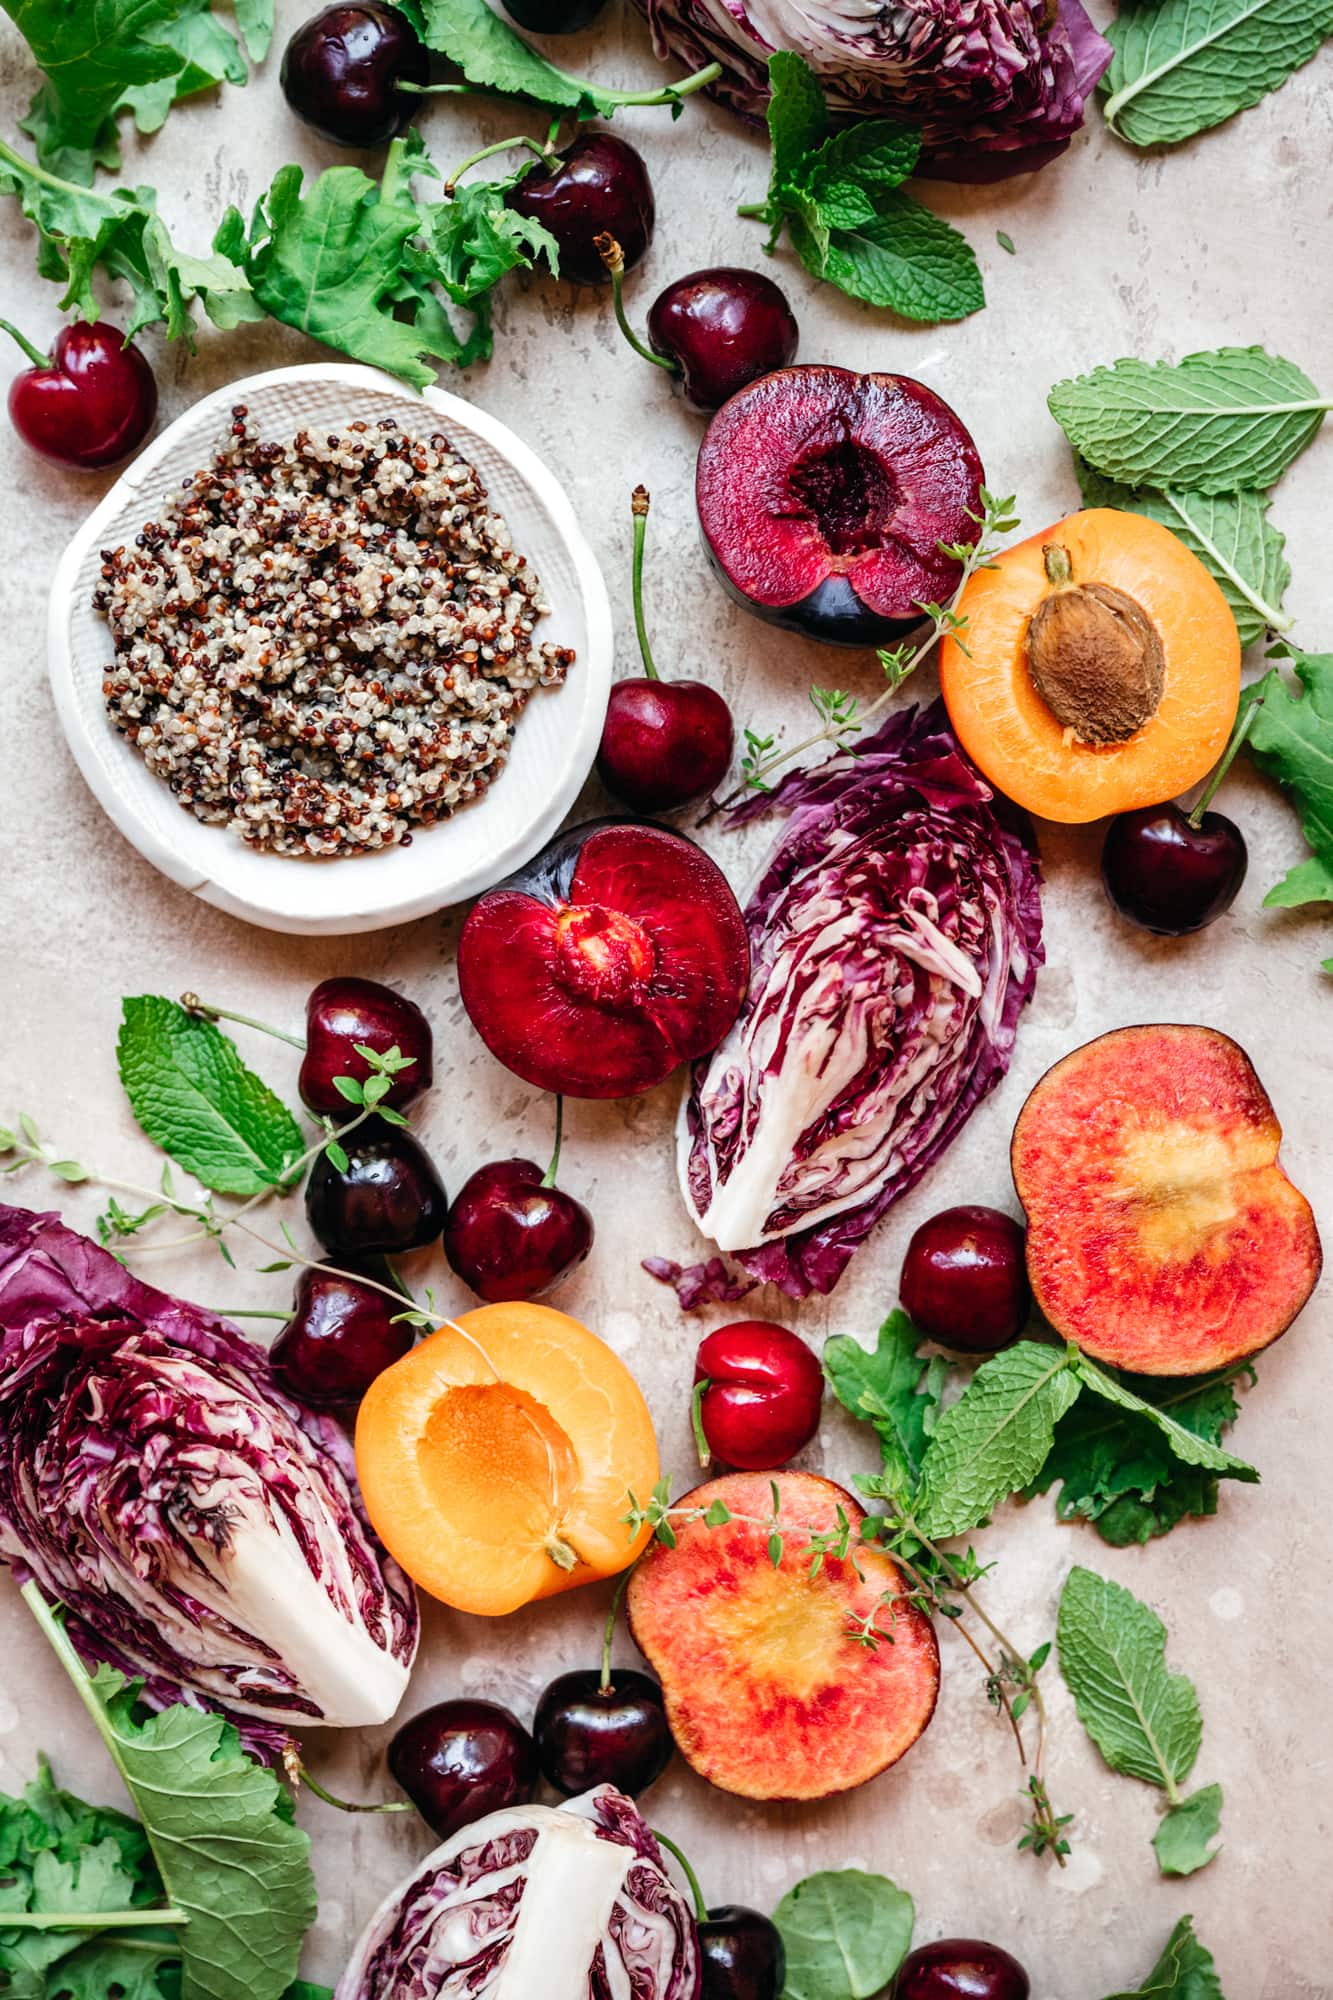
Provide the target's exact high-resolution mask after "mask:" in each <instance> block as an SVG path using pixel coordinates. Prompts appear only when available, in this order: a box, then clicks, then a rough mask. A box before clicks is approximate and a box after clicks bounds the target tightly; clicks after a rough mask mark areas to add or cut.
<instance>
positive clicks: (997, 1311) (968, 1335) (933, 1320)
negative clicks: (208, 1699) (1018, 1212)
mask: <svg viewBox="0 0 1333 2000" xmlns="http://www.w3.org/2000/svg"><path fill="white" fill-rule="evenodd" d="M1025 1241H1026V1238H1025V1236H1024V1232H1023V1229H1022V1227H1021V1226H1020V1224H1018V1223H1017V1222H1015V1221H1014V1219H1013V1217H1012V1216H1011V1215H1005V1214H1004V1213H1003V1212H1002V1210H1000V1209H998V1208H973V1207H964V1208H946V1209H942V1210H941V1211H940V1213H939V1214H938V1215H932V1216H931V1218H930V1220H929V1222H923V1223H922V1225H921V1227H920V1228H919V1229H918V1230H917V1231H916V1233H915V1235H914V1236H913V1237H912V1240H911V1242H910V1243H909V1244H908V1246H907V1255H906V1256H905V1257H904V1259H903V1273H902V1280H901V1283H900V1285H899V1292H900V1295H901V1298H902V1302H903V1307H904V1310H905V1311H906V1312H907V1313H908V1314H909V1315H910V1317H911V1318H912V1319H914V1320H915V1321H916V1323H917V1325H918V1326H919V1327H920V1328H921V1331H922V1332H923V1333H925V1334H929V1336H930V1338H931V1339H932V1340H938V1341H939V1342H940V1344H941V1346H943V1347H954V1348H957V1349H958V1350H959V1351H960V1352H961V1353H963V1354H994V1353H995V1352H996V1350H997V1349H998V1348H1001V1347H1007V1346H1008V1344H1009V1342H1010V1341H1011V1340H1013V1339H1015V1338H1016V1336H1017V1335H1018V1334H1019V1333H1021V1332H1022V1330H1023V1326H1024V1324H1025V1322H1026V1320H1027V1316H1028V1307H1029V1305H1030V1303H1031V1296H1032V1295H1031V1292H1030V1290H1029V1288H1028V1274H1027V1263H1026V1260H1025V1258H1024V1254H1023V1251H1024V1244H1025Z"/></svg>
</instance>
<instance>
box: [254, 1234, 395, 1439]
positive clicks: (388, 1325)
mask: <svg viewBox="0 0 1333 2000" xmlns="http://www.w3.org/2000/svg"><path fill="white" fill-rule="evenodd" d="M367 1276H373V1277H375V1278H378V1279H379V1280H380V1282H381V1283H384V1282H386V1281H387V1276H388V1274H387V1272H385V1273H382V1272H380V1271H370V1270H368V1271H367ZM406 1309H407V1301H406V1300H403V1301H402V1302H401V1303H400V1304H399V1305H398V1306H395V1305H394V1302H393V1300H392V1299H390V1298H386V1297H385V1295H384V1293H383V1292H380V1291H375V1290H374V1289H373V1288H372V1287H371V1286H369V1285H358V1284H357V1283H356V1280H355V1279H354V1278H350V1277H346V1276H344V1275H343V1273H342V1272H341V1271H330V1270H326V1269H324V1267H323V1266H318V1267H316V1268H315V1269H313V1270H312V1269H310V1268H309V1267H308V1266H307V1268H306V1269H305V1270H304V1271H302V1273H301V1275H300V1277H299V1278H298V1279H297V1281H296V1297H295V1298H294V1300H293V1301H292V1316H291V1318H290V1319H289V1320H288V1322H287V1324H286V1326H284V1328H283V1329H282V1332H281V1333H280V1334H279V1335H278V1337H277V1339H276V1340H275V1341H274V1343H273V1346H272V1348H271V1349H270V1350H269V1358H270V1360H271V1361H272V1363H273V1373H274V1374H275V1375H276V1376H277V1378H278V1381H279V1382H280V1383H281V1385H282V1387H283V1388H284V1389H286V1391H287V1392H288V1394H289V1395H292V1396H295V1397H296V1399H297V1401H298V1402H300V1403H308V1404H310V1405H311V1407H312V1408H314V1409H336V1408H338V1407H339V1406H340V1405H345V1404H349V1403H358V1402H360V1400H361V1398H362V1397H363V1396H364V1395H365V1393H366V1390H367V1389H368V1388H369V1387H370V1385H371V1383H372V1382H373V1381H374V1380H375V1377H376V1376H377V1375H379V1374H381V1373H382V1372H383V1370H384V1369H386V1368H387V1367H388V1366H389V1365H390V1363H391V1362H394V1361H401V1359H402V1357H403V1356H404V1355H405V1354H406V1353H407V1351H408V1349H409V1348H410V1347H411V1345H412V1343H413V1340H414V1338H415V1336H414V1334H413V1331H412V1328H411V1327H410V1326H408V1325H407V1324H406V1323H405V1322H403V1321H399V1323H398V1324H397V1325H395V1324H394V1319H395V1316H396V1314H397V1313H399V1312H403V1311H405V1310H406Z"/></svg>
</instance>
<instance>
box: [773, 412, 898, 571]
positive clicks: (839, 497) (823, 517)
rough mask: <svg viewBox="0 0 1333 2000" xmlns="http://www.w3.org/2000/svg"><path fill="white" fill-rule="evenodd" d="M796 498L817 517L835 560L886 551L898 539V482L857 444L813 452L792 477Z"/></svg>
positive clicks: (841, 443) (842, 441) (799, 463)
mask: <svg viewBox="0 0 1333 2000" xmlns="http://www.w3.org/2000/svg"><path fill="white" fill-rule="evenodd" d="M787 483H788V486H789V487H790V489H791V493H792V497H793V498H794V499H795V500H796V501H797V503H798V504H799V505H800V506H801V507H802V508H804V509H805V510H807V511H808V512H809V514H810V515H811V516H812V517H813V519H814V522H815V525H816V526H817V527H818V529H819V532H820V534H821V535H822V536H823V538H824V540H825V542H826V543H827V544H828V549H829V553H830V554H831V555H833V556H857V555H860V554H861V553H862V551H863V550H865V549H882V548H884V547H885V546H886V545H887V544H888V543H889V542H890V541H891V540H892V539H893V518H894V515H895V513H896V511H897V507H898V501H899V487H898V482H897V480H896V479H895V478H894V477H893V474H892V473H891V471H890V470H889V468H888V466H887V465H886V464H885V462H884V460H883V459H882V458H881V457H880V456H879V455H878V453H876V452H873V451H869V450H867V448H866V446H865V445H863V444H860V443H858V442H857V440H856V439H855V438H852V437H844V438H840V439H839V440H838V442H837V443H836V444H833V445H828V446H825V447H822V448H820V449H818V450H815V451H810V452H807V453H806V454H805V455H804V456H803V457H801V458H799V459H798V460H797V461H796V463H795V465H793V467H792V469H791V472H790V474H789V475H788V482H787Z"/></svg>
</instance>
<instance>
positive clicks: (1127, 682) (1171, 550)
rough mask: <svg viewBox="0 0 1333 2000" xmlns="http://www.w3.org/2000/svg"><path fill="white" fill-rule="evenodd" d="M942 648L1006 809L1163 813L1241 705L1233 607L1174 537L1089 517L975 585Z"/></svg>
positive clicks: (1069, 814) (1014, 554)
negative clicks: (1009, 803)
mask: <svg viewBox="0 0 1333 2000" xmlns="http://www.w3.org/2000/svg"><path fill="white" fill-rule="evenodd" d="M958 610H959V613H960V615H961V616H963V617H964V618H966V620H967V626H966V630H964V631H963V632H961V633H960V634H959V636H958V637H957V638H952V637H951V638H946V639H945V640H944V642H943V644H942V646H941V648H940V690H941V692H942V694H943V696H944V701H945V705H946V707H947V708H948V711H949V720H950V721H951V722H952V724H953V726H954V730H955V732H956V733H957V736H958V739H959V741H960V742H961V744H962V746H963V748H964V749H965V750H966V752H967V754H968V756H969V757H970V758H971V759H972V761H973V763H974V764H975V765H976V766H977V768H978V769H979V770H980V771H981V772H982V773H983V774H984V775H985V776H986V777H987V778H989V779H990V781H991V783H992V784H993V785H995V786H996V787H997V789H998V790H1000V791H1002V792H1003V793H1005V795H1006V796H1007V797H1008V798H1011V799H1013V800H1015V801H1016V802H1017V803H1018V804H1019V805H1021V806H1025V807H1026V808H1027V810H1028V811H1029V812H1032V813H1037V814H1039V815H1040V816H1041V817H1042V818H1043V819H1053V820H1064V821H1080V822H1081V821H1085V820H1093V819H1100V818H1101V817H1102V816H1103V815H1104V814H1107V813H1118V812H1129V811H1131V810H1133V809H1134V808H1135V807H1137V806H1154V805H1160V804H1161V802H1162V801H1163V800H1164V799H1173V798H1175V797H1176V796H1177V794H1178V793H1180V792H1183V791H1185V790H1187V789H1188V787H1189V786H1190V785H1192V784H1194V783H1196V782H1197V780H1198V779H1200V778H1202V777H1203V776H1204V775H1205V773H1206V772H1208V771H1209V770H1211V769H1212V766H1213V765H1214V764H1215V763H1216V762H1217V759H1218V758H1219V756H1220V755H1221V753H1222V750H1223V748H1224V747H1225V745H1226V741H1227V737H1228V736H1229V734H1230V732H1231V725H1232V723H1233V722H1234V721H1235V717H1236V704H1237V701H1238V700H1239V697H1240V641H1239V639H1238V637H1237V634H1236V624H1235V620H1234V619H1233V617H1232V615H1231V612H1230V610H1229V609H1228V607H1227V601H1226V599H1225V598H1224V597H1223V595H1222V592H1221V590H1220V589H1219V588H1218V586H1217V584H1216V583H1215V582H1214V581H1213V579H1212V577H1211V576H1210V575H1209V574H1208V571H1207V570H1206V569H1205V568H1204V566H1203V564H1202V563H1201V562H1200V561H1199V559H1198V557H1197V556H1196V555H1194V554H1193V552H1192V551H1191V550H1190V549H1187V548H1186V546H1185V544H1184V543H1183V542H1182V541H1181V540H1180V539H1179V537H1178V536H1176V535H1173V534H1172V533H1171V530H1170V529H1169V528H1164V527H1162V525H1161V524H1160V522H1157V521H1150V520H1148V519H1147V517H1146V516H1145V515H1142V514H1124V513H1121V512H1119V511H1118V510H1117V509H1116V508H1113V507H1091V508H1088V509H1086V510H1085V511H1084V512H1082V513H1079V514H1071V515H1069V517H1068V518H1067V519H1066V520H1063V521H1057V522H1056V523H1055V526H1054V527H1052V528H1047V529H1046V531H1045V532H1044V533H1043V534H1040V535H1033V536H1032V537H1031V538H1030V540H1028V541H1026V542H1019V543H1018V544H1017V545H1016V546H1015V547H1014V548H1011V549H1006V550H1005V551H1004V553H1003V554H1002V555H1000V556H998V557H997V558H996V560H995V562H994V564H993V566H992V567H990V568H988V569H982V570H978V571H977V572H976V574H975V575H974V576H973V577H972V578H971V579H970V580H969V582H968V584H967V586H966V588H965V590H964V591H963V594H962V597H961V599H960V602H959V605H958Z"/></svg>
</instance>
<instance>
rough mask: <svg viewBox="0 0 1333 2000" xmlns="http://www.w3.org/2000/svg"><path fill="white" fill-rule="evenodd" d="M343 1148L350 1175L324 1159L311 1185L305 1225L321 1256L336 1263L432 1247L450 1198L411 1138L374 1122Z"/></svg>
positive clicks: (399, 1129) (394, 1127)
mask: <svg viewBox="0 0 1333 2000" xmlns="http://www.w3.org/2000/svg"><path fill="white" fill-rule="evenodd" d="M343 1145H344V1148H345V1150H346V1153H347V1160H348V1165H347V1171H346V1173H344V1172H343V1171H342V1170H341V1168H339V1167H335V1166H334V1164H333V1162H332V1161H331V1160H330V1158H329V1156H328V1154H327V1153H321V1154H320V1156H319V1158H318V1159H317V1160H316V1161H315V1164H314V1166H313V1167H312V1168H311V1169H310V1178H309V1180H308V1181H307V1182H306V1189H305V1212H306V1217H307V1219H308V1221H309V1223H310V1227H311V1228H312V1229H313V1230H314V1232H315V1234H316V1236H317V1237H318V1238H319V1240H320V1242H321V1243H322V1244H323V1245H324V1248H325V1249H326V1250H328V1251H330V1252H331V1253H332V1254H333V1256H335V1257H365V1256H369V1255H372V1254H374V1253H375V1252H376V1251H378V1252H379V1253H380V1255H382V1256H385V1257H392V1256H394V1255H396V1254H397V1253H399V1252H401V1251H404V1250H420V1249H422V1248H423V1247H424V1246H425V1245H426V1244H427V1243H433V1242H434V1241H435V1239H436V1237H437V1236H438V1235H439V1233H440V1231H441V1230H442V1229H443V1228H444V1218H445V1214H446V1211H447V1210H448V1207H449V1197H448V1196H447V1195H446V1194H445V1191H444V1187H443V1185H442V1183H441V1181H440V1177H439V1175H438V1174H437V1173H436V1171H435V1169H434V1167H433V1166H432V1165H431V1162H430V1160H429V1158H428V1157H427V1154H426V1152H425V1151H424V1149H423V1148H422V1147H421V1146H420V1145H418V1143H417V1141H416V1140H415V1139H414V1138H413V1137H412V1134H411V1133H410V1132H405V1131H404V1130H403V1129H402V1127H401V1126H398V1125H385V1124H383V1123H382V1122H381V1121H380V1120H379V1119H378V1118H372V1119H371V1120H370V1122H369V1123H368V1124H366V1125H363V1126H361V1127H359V1128H358V1130H357V1131H355V1132H353V1133H351V1134H349V1136H348V1137H347V1138H346V1139H345V1140H344V1141H343Z"/></svg>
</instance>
